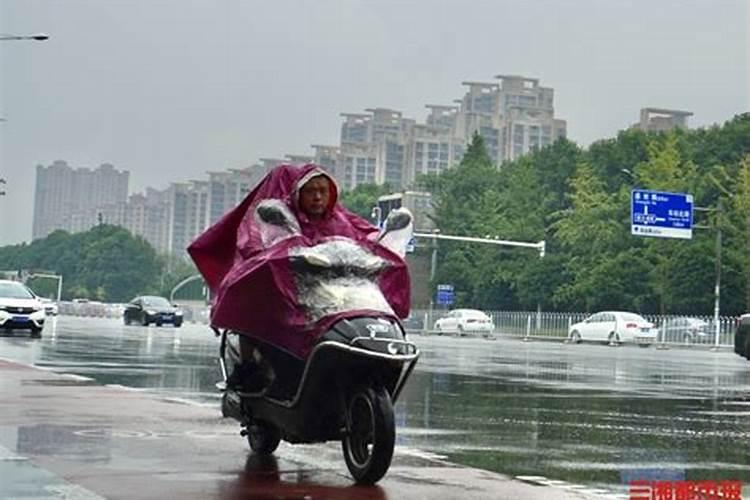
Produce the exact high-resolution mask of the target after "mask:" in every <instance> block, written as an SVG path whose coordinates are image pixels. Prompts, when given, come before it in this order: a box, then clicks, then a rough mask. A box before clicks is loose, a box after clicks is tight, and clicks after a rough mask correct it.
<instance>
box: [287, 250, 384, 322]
mask: <svg viewBox="0 0 750 500" xmlns="http://www.w3.org/2000/svg"><path fill="white" fill-rule="evenodd" d="M289 254H290V259H291V260H292V268H293V270H294V275H295V279H296V281H297V289H298V294H299V295H298V299H299V304H300V305H301V306H302V307H304V309H305V312H306V315H307V317H308V318H309V319H310V320H311V321H317V320H319V319H321V318H324V317H326V316H328V315H330V314H336V313H340V312H345V311H354V310H363V309H364V310H373V311H380V312H383V313H387V314H393V309H391V307H390V305H389V304H388V301H387V300H386V299H385V297H384V296H383V293H382V291H381V290H380V287H379V286H378V283H377V280H378V275H379V274H380V272H381V271H382V270H383V269H385V267H386V266H387V262H386V261H385V260H384V259H381V258H380V257H378V256H377V255H374V254H372V253H371V252H369V251H368V250H366V249H365V248H363V247H361V246H360V245H357V244H356V243H354V242H353V241H352V240H349V239H346V238H340V239H339V238H337V239H333V240H330V241H326V242H325V243H321V244H319V245H316V246H314V247H298V248H293V249H291V250H290V252H289Z"/></svg>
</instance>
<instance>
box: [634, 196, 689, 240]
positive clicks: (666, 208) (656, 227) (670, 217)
mask: <svg viewBox="0 0 750 500" xmlns="http://www.w3.org/2000/svg"><path fill="white" fill-rule="evenodd" d="M630 233H631V234H634V235H636V236H654V237H657V238H684V239H690V238H692V237H693V195H692V194H686V193H665V192H663V191H647V190H645V189H634V190H633V191H632V192H631V193H630Z"/></svg>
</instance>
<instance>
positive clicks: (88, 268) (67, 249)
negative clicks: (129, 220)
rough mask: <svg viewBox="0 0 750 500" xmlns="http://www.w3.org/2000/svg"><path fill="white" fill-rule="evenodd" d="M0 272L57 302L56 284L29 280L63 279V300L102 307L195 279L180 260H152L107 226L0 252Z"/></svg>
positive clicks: (149, 250)
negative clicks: (21, 277) (13, 274)
mask: <svg viewBox="0 0 750 500" xmlns="http://www.w3.org/2000/svg"><path fill="white" fill-rule="evenodd" d="M0 270H4V271H17V272H27V273H31V275H32V277H31V279H30V280H29V281H28V282H27V284H29V285H30V286H31V288H32V289H33V290H34V291H35V292H36V293H37V294H38V295H41V296H44V297H50V298H55V297H56V296H57V282H56V280H54V279H47V278H37V279H35V278H33V274H34V273H43V274H57V275H61V276H63V289H62V298H63V299H67V300H70V299H74V298H87V299H90V300H101V301H108V302H126V301H129V300H130V299H132V298H133V297H134V296H136V295H141V294H154V295H164V296H169V292H170V290H171V289H172V287H174V285H175V284H177V283H178V282H179V281H180V280H182V279H184V278H185V277H187V276H190V275H191V274H195V273H196V270H195V267H194V266H193V265H192V264H191V263H189V262H187V261H186V260H185V259H181V258H177V257H169V256H160V255H157V253H156V251H155V250H154V248H153V247H152V246H151V245H150V244H149V243H148V242H147V241H146V240H145V239H143V238H141V237H139V236H133V235H132V234H130V232H129V231H128V230H126V229H124V228H121V227H117V226H111V225H107V224H101V225H98V226H95V227H94V228H92V229H91V230H89V231H86V232H83V233H75V234H70V233H68V232H66V231H61V230H60V231H55V232H53V233H51V234H50V235H49V236H47V237H46V238H41V239H37V240H34V241H32V242H31V243H21V244H19V245H9V246H4V247H0Z"/></svg>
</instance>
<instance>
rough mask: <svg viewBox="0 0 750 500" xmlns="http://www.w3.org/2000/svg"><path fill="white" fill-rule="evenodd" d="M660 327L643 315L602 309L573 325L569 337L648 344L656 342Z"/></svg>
mask: <svg viewBox="0 0 750 500" xmlns="http://www.w3.org/2000/svg"><path fill="white" fill-rule="evenodd" d="M658 334H659V329H658V328H654V324H653V323H651V322H650V321H648V320H646V319H645V318H644V317H643V316H639V315H638V314H635V313H631V312H623V311H602V312H598V313H596V314H592V315H591V316H589V317H588V318H586V319H585V320H584V321H582V322H580V323H576V324H574V325H571V326H570V328H569V330H568V339H569V340H570V341H571V342H574V343H578V342H581V341H583V340H590V341H598V342H609V343H610V344H619V343H621V342H634V343H636V344H638V345H642V346H648V345H650V344H653V343H654V342H656V337H657V336H658Z"/></svg>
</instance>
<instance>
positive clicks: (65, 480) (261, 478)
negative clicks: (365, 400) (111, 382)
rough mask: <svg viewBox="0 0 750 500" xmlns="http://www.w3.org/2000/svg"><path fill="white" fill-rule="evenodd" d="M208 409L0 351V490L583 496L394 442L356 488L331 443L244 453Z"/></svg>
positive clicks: (84, 496)
mask: <svg viewBox="0 0 750 500" xmlns="http://www.w3.org/2000/svg"><path fill="white" fill-rule="evenodd" d="M238 431H239V426H238V425H237V424H236V423H235V422H233V421H230V420H224V419H222V418H221V417H220V413H219V411H218V409H217V408H214V407H213V406H201V405H196V404H190V403H189V402H181V401H175V400H167V399H161V398H158V397H155V396H152V395H149V394H147V393H144V392H140V391H134V390H128V389H126V388H122V387H117V386H102V385H98V384H97V383H95V382H94V381H92V380H89V379H86V378H84V377H78V376H75V375H60V374H54V373H51V372H47V371H43V370H38V369H36V368H32V367H28V366H24V365H19V364H16V363H13V362H9V361H5V360H2V359H0V477H2V478H3V479H2V481H0V498H3V499H11V498H30V497H33V498H35V499H41V498H50V499H51V498H58V499H59V498H66V499H75V500H98V499H101V498H111V499H129V500H132V499H160V500H161V499H167V498H181V499H185V500H188V499H206V498H228V499H241V498H312V499H316V500H318V499H345V498H346V499H348V498H356V499H392V500H397V499H398V500H400V499H428V498H429V499H466V498H471V499H493V500H495V499H503V498H509V499H514V500H520V499H532V500H534V499H539V500H542V499H545V500H546V499H557V500H568V499H571V500H572V499H590V498H606V497H604V496H596V492H593V491H589V490H586V489H581V488H578V489H576V488H575V487H573V486H572V485H571V486H570V487H566V485H564V484H558V485H557V486H540V485H534V484H527V483H525V482H522V481H519V480H514V479H512V478H509V477H505V476H502V475H499V474H494V473H491V472H487V471H482V470H477V469H470V468H465V467H457V466H455V465H452V464H449V463H447V462H444V461H443V460H440V459H439V458H432V457H429V456H425V455H424V454H422V453H420V452H419V451H418V450H412V449H408V448H403V447H398V446H397V448H396V452H395V457H394V462H393V464H392V466H391V469H390V471H389V473H388V474H387V475H386V477H385V478H384V479H383V480H382V481H381V482H380V483H379V484H378V486H375V487H357V486H353V482H352V480H351V478H350V477H349V475H348V473H347V470H346V466H345V464H344V460H343V457H342V455H341V448H340V446H339V445H338V444H337V443H328V444H321V445H305V446H299V445H297V446H291V445H287V444H286V443H282V444H281V446H280V447H279V449H278V450H277V452H276V454H275V457H270V458H268V459H261V458H259V457H257V456H255V455H252V454H249V448H248V446H247V442H246V441H245V440H244V439H243V438H241V437H240V436H239V432H238Z"/></svg>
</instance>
